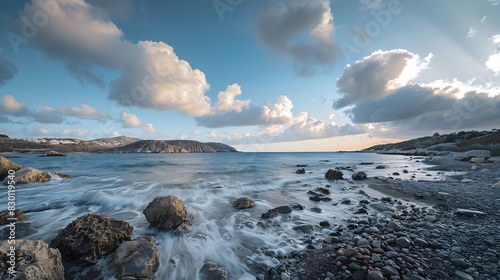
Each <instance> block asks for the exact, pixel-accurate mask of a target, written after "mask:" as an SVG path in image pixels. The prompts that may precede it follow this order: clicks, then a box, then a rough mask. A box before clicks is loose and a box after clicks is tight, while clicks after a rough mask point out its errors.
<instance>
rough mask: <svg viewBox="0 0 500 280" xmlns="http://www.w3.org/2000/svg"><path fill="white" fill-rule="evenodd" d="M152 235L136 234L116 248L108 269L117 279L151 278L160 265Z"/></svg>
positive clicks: (142, 279)
mask: <svg viewBox="0 0 500 280" xmlns="http://www.w3.org/2000/svg"><path fill="white" fill-rule="evenodd" d="M155 240H156V239H155V238H154V237H152V236H138V237H137V238H135V239H134V240H132V241H125V242H123V243H122V244H121V245H120V246H119V247H118V249H116V251H115V253H114V255H113V258H112V259H111V262H110V263H109V267H110V270H111V271H112V272H113V274H114V275H115V277H116V278H117V279H141V280H146V279H152V278H153V276H154V275H155V273H156V271H158V266H159V265H160V254H159V253H158V249H157V248H156V245H155V244H154V242H155Z"/></svg>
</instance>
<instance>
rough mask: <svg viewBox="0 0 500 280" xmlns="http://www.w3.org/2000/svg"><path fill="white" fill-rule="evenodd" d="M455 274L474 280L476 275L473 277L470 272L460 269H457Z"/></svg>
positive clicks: (463, 279)
mask: <svg viewBox="0 0 500 280" xmlns="http://www.w3.org/2000/svg"><path fill="white" fill-rule="evenodd" d="M455 274H456V275H457V276H458V277H460V279H462V280H474V277H472V276H471V275H470V274H467V273H465V272H463V271H460V270H455Z"/></svg>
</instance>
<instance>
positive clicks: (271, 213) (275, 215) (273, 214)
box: [260, 209, 280, 219]
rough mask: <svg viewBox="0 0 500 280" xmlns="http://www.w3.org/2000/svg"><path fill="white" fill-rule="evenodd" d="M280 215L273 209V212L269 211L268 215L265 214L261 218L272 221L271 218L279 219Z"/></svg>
mask: <svg viewBox="0 0 500 280" xmlns="http://www.w3.org/2000/svg"><path fill="white" fill-rule="evenodd" d="M279 215H280V213H279V212H278V211H277V210H276V209H271V210H269V211H267V212H266V213H263V214H262V215H260V217H261V218H262V219H270V218H275V217H278V216H279Z"/></svg>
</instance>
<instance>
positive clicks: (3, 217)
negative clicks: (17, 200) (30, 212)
mask: <svg viewBox="0 0 500 280" xmlns="http://www.w3.org/2000/svg"><path fill="white" fill-rule="evenodd" d="M13 214H14V215H11V211H10V210H4V211H2V212H0V225H5V224H8V223H10V222H12V221H9V220H8V218H17V220H16V221H17V222H20V221H25V220H26V219H27V217H26V214H24V212H23V211H22V210H21V209H16V210H14V211H13Z"/></svg>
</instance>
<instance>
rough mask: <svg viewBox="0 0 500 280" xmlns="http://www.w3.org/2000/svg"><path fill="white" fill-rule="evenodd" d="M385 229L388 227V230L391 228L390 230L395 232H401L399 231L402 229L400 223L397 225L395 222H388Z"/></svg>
mask: <svg viewBox="0 0 500 280" xmlns="http://www.w3.org/2000/svg"><path fill="white" fill-rule="evenodd" d="M387 227H388V228H391V229H393V230H395V231H401V230H403V227H402V226H401V224H400V223H398V222H395V221H391V222H389V223H388V224H387Z"/></svg>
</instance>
